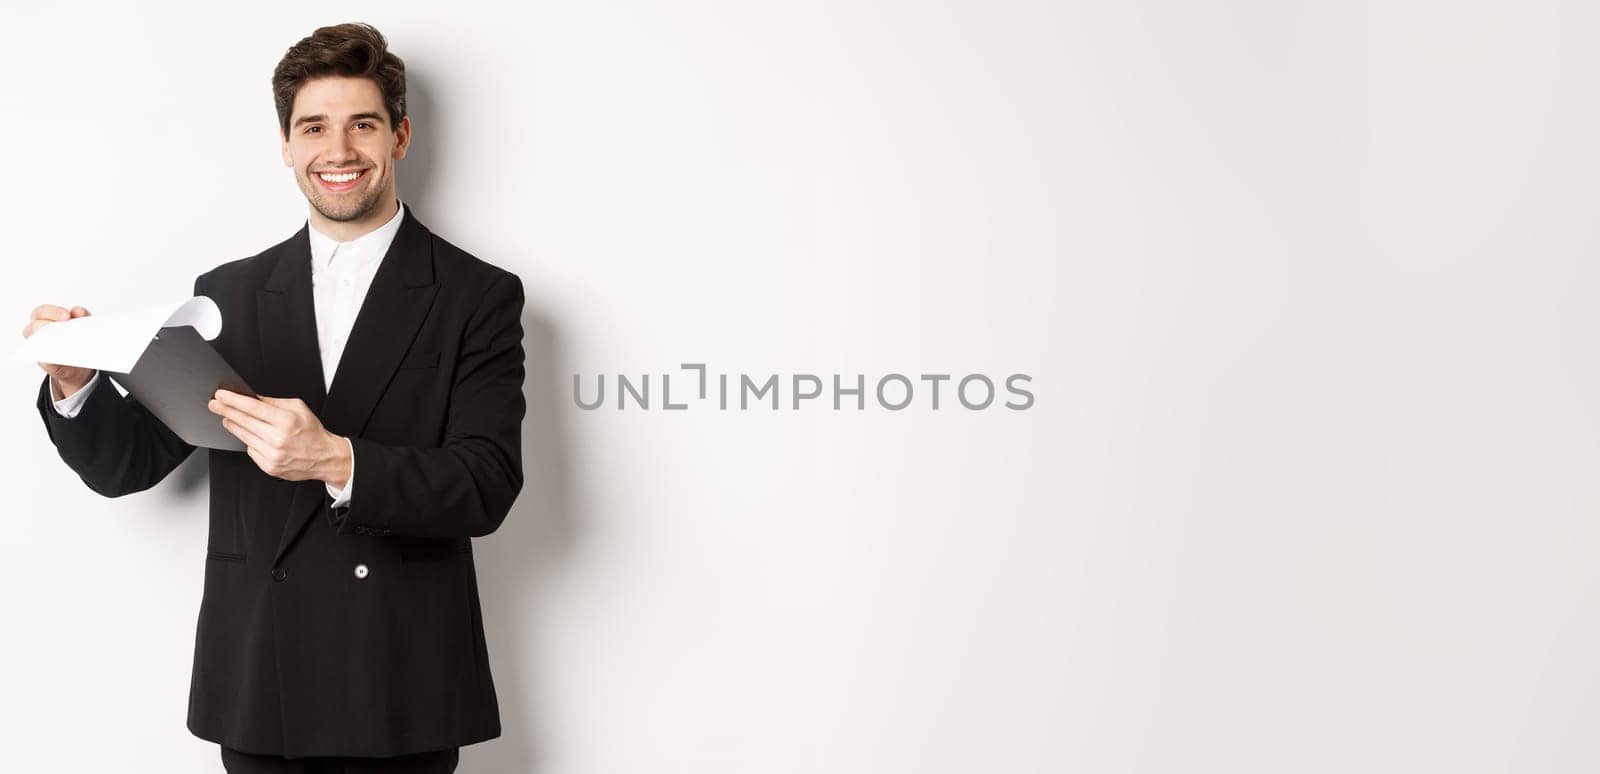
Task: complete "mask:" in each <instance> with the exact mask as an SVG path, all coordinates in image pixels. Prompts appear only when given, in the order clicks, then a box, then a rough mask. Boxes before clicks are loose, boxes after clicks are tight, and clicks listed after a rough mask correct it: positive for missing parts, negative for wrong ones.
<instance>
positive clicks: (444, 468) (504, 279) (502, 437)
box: [333, 272, 527, 538]
mask: <svg viewBox="0 0 1600 774" xmlns="http://www.w3.org/2000/svg"><path fill="white" fill-rule="evenodd" d="M523 301H524V299H523V292H522V280H521V279H519V278H518V277H517V275H515V274H512V273H510V272H507V273H506V274H504V275H502V276H501V277H500V278H499V279H498V280H495V281H494V282H493V283H492V285H491V286H490V288H489V289H488V291H487V292H485V294H484V297H483V299H482V301H481V303H480V305H479V307H478V311H477V312H476V313H475V314H474V315H473V316H472V319H471V320H470V321H468V323H467V327H466V330H465V331H464V332H463V334H462V343H461V350H460V354H459V356H458V359H457V362H456V370H455V382H454V384H453V385H452V386H451V393H450V408H449V411H448V413H447V415H446V419H445V423H446V427H445V440H444V445H443V446H439V447H422V446H391V445H388V444H382V443H377V442H375V441H371V440H368V439H365V438H356V437H351V438H350V444H351V448H352V452H353V454H354V457H355V464H354V466H353V470H354V473H353V478H352V480H354V479H360V480H361V499H360V500H355V499H354V498H352V501H351V502H350V503H349V504H348V505H346V506H343V507H341V508H338V509H337V510H336V511H335V513H334V514H333V519H334V523H336V524H338V525H339V529H338V533H339V534H341V535H351V534H354V535H406V536H412V537H435V538H438V537H481V536H483V535H487V534H489V533H491V532H493V531H495V530H496V529H498V528H499V527H500V523H501V522H503V521H504V520H505V518H506V514H507V513H509V512H510V511H511V504H512V502H513V501H515V500H516V498H517V493H518V492H520V491H521V490H522V418H523V415H524V414H525V413H526V411H527V406H526V401H525V399H524V398H523V396H522V381H523V373H524V372H523V350H522V307H523Z"/></svg>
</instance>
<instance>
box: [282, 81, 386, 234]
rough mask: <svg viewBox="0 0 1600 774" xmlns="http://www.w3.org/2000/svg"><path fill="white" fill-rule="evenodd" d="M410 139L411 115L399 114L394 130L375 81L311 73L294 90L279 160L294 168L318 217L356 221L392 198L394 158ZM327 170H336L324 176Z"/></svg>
mask: <svg viewBox="0 0 1600 774" xmlns="http://www.w3.org/2000/svg"><path fill="white" fill-rule="evenodd" d="M280 136H281V129H280ZM410 141H411V119H410V118H403V119H401V120H400V126H399V127H398V130H397V129H396V128H395V127H391V126H390V125H389V111H388V109H387V108H385V107H384V106H383V94H382V93H381V92H380V91H378V84H376V83H373V82H372V81H371V80H368V79H366V78H344V77H337V76H329V77H325V78H317V79H314V80H310V81H306V82H305V83H304V84H303V85H301V87H300V91H299V92H297V93H296V94H295V97H294V108H293V109H292V110H290V112H289V136H288V137H285V138H283V163H284V165H285V166H289V167H293V168H294V171H295V180H296V182H298V183H299V184H300V190H301V191H302V192H304V193H305V195H306V199H307V200H308V201H310V202H311V206H312V207H314V208H316V210H317V212H319V213H322V216H323V217H325V218H327V219H328V220H332V221H356V220H361V219H362V218H364V217H366V216H368V215H370V214H372V213H373V212H374V211H378V210H379V208H380V207H381V206H383V205H384V203H385V202H386V201H387V200H388V199H393V198H394V197H395V183H394V163H395V162H396V161H399V160H400V159H403V158H405V157H406V146H407V145H409V144H410ZM333 173H340V174H337V175H334V179H332V180H330V179H328V176H329V175H331V174H333ZM352 173H353V174H355V175H356V176H355V177H354V179H350V178H351V174H352ZM385 197H387V199H386V198H385Z"/></svg>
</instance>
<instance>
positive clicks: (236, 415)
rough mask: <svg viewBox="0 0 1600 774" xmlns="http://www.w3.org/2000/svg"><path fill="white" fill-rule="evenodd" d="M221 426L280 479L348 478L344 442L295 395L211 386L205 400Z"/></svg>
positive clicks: (334, 481) (335, 482) (337, 481)
mask: <svg viewBox="0 0 1600 774" xmlns="http://www.w3.org/2000/svg"><path fill="white" fill-rule="evenodd" d="M206 408H208V409H210V410H211V413H213V414H217V415H219V416H221V417H222V426H223V428H225V429H226V430H227V431H228V432H230V433H233V435H234V437H236V438H238V439H239V440H241V441H243V442H244V445H245V451H246V453H248V454H249V455H250V459H252V460H255V463H256V467H259V468H261V472H263V473H266V474H267V475H269V476H273V477H275V478H281V479H284V480H285V481H307V480H311V479H316V480H319V481H324V482H326V483H328V484H330V485H332V486H333V487H335V488H342V487H343V486H344V485H345V483H346V482H348V481H349V480H350V462H351V459H350V447H349V445H348V443H347V442H346V441H345V439H344V438H343V437H342V436H337V435H334V434H333V433H330V432H328V431H327V430H326V429H324V428H323V427H322V420H320V419H317V415H316V414H313V413H311V408H310V407H309V406H307V405H306V403H305V401H303V400H300V399H299V398H268V397H266V396H262V398H261V399H260V400H257V399H255V398H252V397H250V396H248V395H240V394H239V393H236V392H232V391H230V390H217V391H216V393H215V394H214V395H213V396H212V400H211V401H210V402H208V403H207V404H206Z"/></svg>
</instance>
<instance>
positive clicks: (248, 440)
mask: <svg viewBox="0 0 1600 774" xmlns="http://www.w3.org/2000/svg"><path fill="white" fill-rule="evenodd" d="M222 428H223V429H224V430H227V431H228V432H230V433H233V437H235V438H238V439H239V440H241V441H243V442H244V445H245V446H246V447H248V448H262V449H265V448H267V443H266V441H264V440H262V438H261V436H260V435H257V434H256V433H255V432H254V431H253V430H251V429H250V427H249V426H247V425H242V424H240V423H238V422H236V421H234V420H233V418H231V417H223V418H222Z"/></svg>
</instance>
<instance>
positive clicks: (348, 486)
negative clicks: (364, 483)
mask: <svg viewBox="0 0 1600 774" xmlns="http://www.w3.org/2000/svg"><path fill="white" fill-rule="evenodd" d="M344 444H345V446H348V447H350V478H348V479H345V482H344V488H343V489H334V488H333V484H329V483H327V482H323V486H324V487H326V488H327V490H328V494H329V495H330V496H332V497H333V504H332V505H331V506H329V507H331V508H338V507H340V506H343V505H348V504H349V503H350V492H351V491H353V490H354V488H355V485H356V446H355V444H353V443H350V439H349V438H348V437H347V438H345V439H344Z"/></svg>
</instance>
